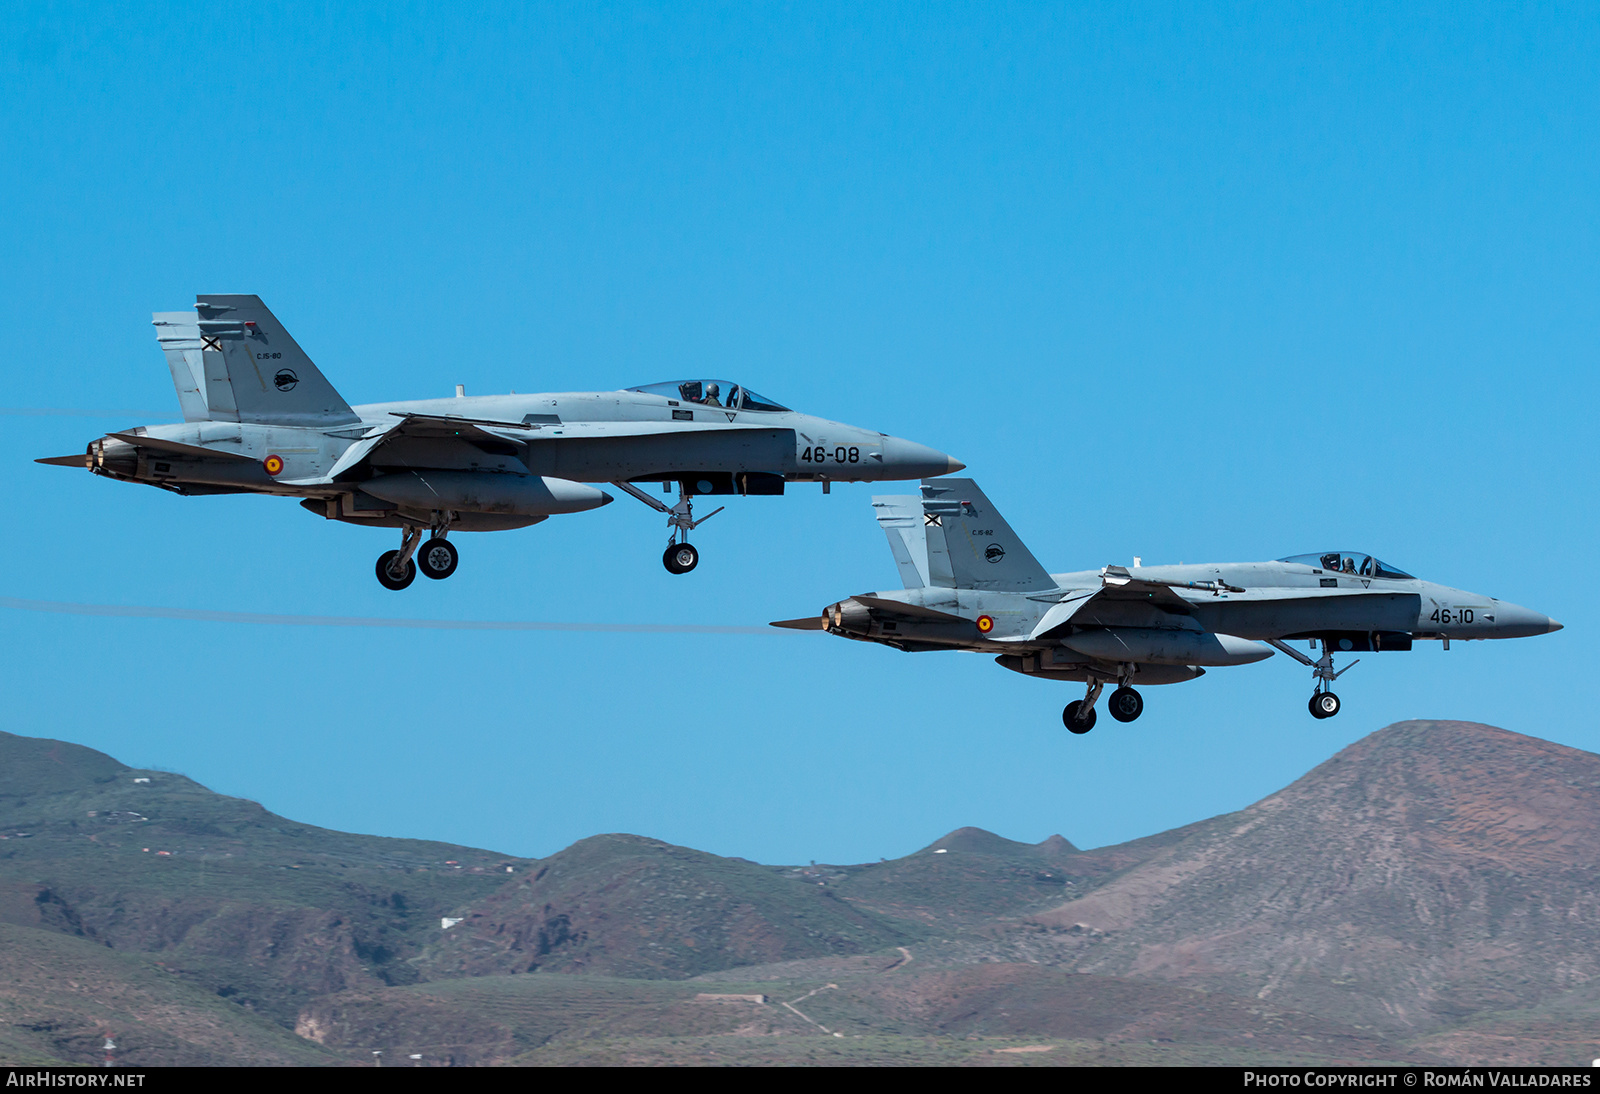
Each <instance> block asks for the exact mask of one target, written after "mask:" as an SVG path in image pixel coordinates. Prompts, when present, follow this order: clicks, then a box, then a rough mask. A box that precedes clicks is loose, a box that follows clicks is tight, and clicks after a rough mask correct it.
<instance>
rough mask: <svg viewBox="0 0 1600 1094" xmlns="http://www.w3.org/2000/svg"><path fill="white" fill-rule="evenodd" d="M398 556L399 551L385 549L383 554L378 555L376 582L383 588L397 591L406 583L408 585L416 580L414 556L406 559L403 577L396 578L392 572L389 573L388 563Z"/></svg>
mask: <svg viewBox="0 0 1600 1094" xmlns="http://www.w3.org/2000/svg"><path fill="white" fill-rule="evenodd" d="M399 557H400V552H399V551H385V552H383V554H381V555H379V556H378V567H377V569H378V584H379V585H382V586H383V587H384V588H385V589H393V590H395V591H396V592H399V591H400V590H401V589H404V588H405V587H406V586H407V585H410V584H411V583H412V582H413V581H415V580H417V560H416V559H414V558H408V559H406V572H405V576H404V577H401V578H398V579H397V578H395V577H394V575H393V574H391V573H389V564H390V563H391V562H393V561H394V560H395V559H397V558H399Z"/></svg>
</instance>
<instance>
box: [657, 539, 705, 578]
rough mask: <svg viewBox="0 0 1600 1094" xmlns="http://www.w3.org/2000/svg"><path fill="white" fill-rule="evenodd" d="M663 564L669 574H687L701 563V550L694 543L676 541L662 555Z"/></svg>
mask: <svg viewBox="0 0 1600 1094" xmlns="http://www.w3.org/2000/svg"><path fill="white" fill-rule="evenodd" d="M661 564H662V565H663V566H665V567H666V568H667V573H669V574H686V573H688V572H689V571H690V570H692V569H694V568H695V567H696V566H698V565H700V552H699V551H697V550H695V549H694V545H693V544H689V543H674V544H672V545H671V546H670V547H668V548H667V550H666V552H665V553H664V554H663V555H662V556H661Z"/></svg>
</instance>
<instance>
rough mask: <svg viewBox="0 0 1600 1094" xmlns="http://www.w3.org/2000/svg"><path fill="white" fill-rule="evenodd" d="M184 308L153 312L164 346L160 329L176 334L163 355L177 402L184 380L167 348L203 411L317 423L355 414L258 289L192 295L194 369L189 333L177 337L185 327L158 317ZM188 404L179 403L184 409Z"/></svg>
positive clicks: (352, 418) (344, 420)
mask: <svg viewBox="0 0 1600 1094" xmlns="http://www.w3.org/2000/svg"><path fill="white" fill-rule="evenodd" d="M182 315H184V313H181V312H180V313H162V314H161V315H158V316H157V317H156V329H157V331H158V332H162V333H161V334H160V336H161V338H162V348H163V349H168V339H167V337H166V334H167V333H170V334H172V335H174V337H173V339H172V342H171V346H172V349H170V350H169V352H168V354H167V363H168V364H169V365H171V366H172V368H173V377H174V380H175V381H176V382H177V383H178V399H179V401H180V402H182V401H183V400H184V398H185V395H184V387H183V382H182V378H181V374H180V372H179V369H178V366H177V365H176V364H175V363H174V352H173V351H177V352H178V354H179V356H181V359H182V360H183V361H184V362H185V364H186V366H187V368H188V370H189V375H190V377H191V378H192V379H193V380H194V382H195V388H196V390H197V391H198V392H199V393H200V394H201V395H202V396H203V397H204V400H205V407H206V411H207V415H206V416H207V417H209V418H212V419H214V420H218V421H236V422H259V423H263V424H269V425H316V426H327V425H341V424H348V423H352V422H356V421H359V420H360V419H358V418H357V417H356V414H355V412H354V411H352V410H351V409H350V404H348V403H346V402H345V401H344V399H342V398H341V397H340V396H339V393H338V392H337V391H335V390H334V389H333V385H332V384H330V383H328V381H327V379H326V377H324V376H323V375H322V373H321V371H320V370H318V368H317V366H316V365H314V364H312V363H311V358H310V357H308V356H306V353H305V351H304V350H302V349H301V348H300V347H299V345H298V344H296V342H295V340H294V339H293V338H291V337H290V336H289V332H288V331H287V330H285V329H284V328H283V324H281V323H279V322H278V320H277V317H276V316H274V315H273V314H272V312H271V311H270V310H269V309H268V308H267V306H266V305H265V304H263V303H262V302H261V298H260V297H259V296H245V295H222V294H213V293H207V294H202V295H200V296H198V297H196V298H195V312H194V319H193V323H194V329H195V333H196V334H197V335H198V338H199V344H198V347H196V348H197V349H198V356H199V358H200V368H199V370H198V371H196V370H195V368H194V366H193V364H192V363H190V356H189V354H190V350H189V349H188V340H187V339H186V338H185V337H183V335H186V333H187V329H188V328H187V327H186V326H185V325H183V324H174V323H168V324H165V325H163V323H162V320H163V319H170V318H173V317H175V316H182ZM188 408H189V404H188V403H185V404H184V414H185V416H187V415H188V412H189V410H188Z"/></svg>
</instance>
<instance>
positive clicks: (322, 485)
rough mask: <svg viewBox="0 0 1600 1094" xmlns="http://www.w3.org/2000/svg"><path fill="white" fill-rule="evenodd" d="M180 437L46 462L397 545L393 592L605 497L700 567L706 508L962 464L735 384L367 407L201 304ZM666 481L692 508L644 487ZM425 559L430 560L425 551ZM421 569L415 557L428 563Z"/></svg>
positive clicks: (174, 355) (260, 331)
mask: <svg viewBox="0 0 1600 1094" xmlns="http://www.w3.org/2000/svg"><path fill="white" fill-rule="evenodd" d="M154 322H155V327H156V335H157V338H158V339H159V340H160V343H161V348H162V349H163V350H164V351H165V353H166V357H167V364H168V366H169V367H170V368H171V370H172V380H173V383H174V384H175V385H176V386H177V389H178V402H179V404H180V405H181V407H182V409H183V418H184V424H182V425H150V426H139V427H136V428H132V429H125V430H119V431H118V432H115V433H109V434H107V435H106V436H104V437H101V438H100V439H99V440H96V441H93V442H91V443H90V445H89V448H88V452H87V453H86V454H85V455H82V456H57V457H53V458H50V459H43V460H39V461H38V462H39V463H48V464H57V465H60V466H64V467H84V466H87V467H88V469H89V470H90V471H92V472H94V473H95V474H97V475H104V476H106V477H108V478H113V479H120V480H122V481H124V482H140V483H146V484H149V485H151V486H159V487H161V488H162V489H165V490H171V491H173V492H175V493H179V494H240V493H254V494H275V495H280V496H285V497H293V498H300V499H302V500H301V502H300V504H301V505H303V506H304V507H305V508H307V509H309V510H310V511H311V512H313V513H316V514H317V515H319V516H323V517H326V518H328V519H329V520H340V521H346V522H348V523H350V524H359V525H367V526H375V527H381V528H398V529H400V530H401V540H400V548H399V549H398V550H395V551H388V552H386V553H385V554H384V555H383V556H382V557H381V558H379V559H378V566H377V573H378V580H379V581H380V582H382V583H383V585H384V586H385V587H386V588H390V589H403V588H405V587H406V586H407V585H410V584H411V582H412V581H413V580H414V579H415V578H416V574H417V570H418V568H419V565H418V564H419V563H420V569H421V570H422V572H423V574H424V575H426V576H428V577H431V578H446V577H449V576H450V575H451V574H452V573H454V572H455V569H456V563H457V560H458V556H457V552H456V548H455V545H454V544H453V543H451V542H450V540H449V539H448V538H447V537H448V536H449V534H450V533H451V532H452V531H463V532H487V531H497V530H501V529H507V528H524V527H527V526H528V525H530V524H537V523H538V522H540V521H542V520H546V519H548V518H549V517H551V516H553V515H555V514H558V513H576V512H580V511H582V510H585V509H594V508H596V507H598V506H601V505H605V504H607V503H608V502H610V501H611V500H612V497H611V495H610V494H607V493H605V492H604V491H602V490H599V489H597V488H595V487H593V486H589V485H585V484H586V483H595V482H607V483H611V484H613V485H615V486H617V487H618V488H619V489H621V490H623V491H625V492H627V493H629V494H631V495H633V496H634V497H635V498H638V499H639V500H640V501H642V502H644V503H645V504H646V505H649V506H651V507H652V508H654V509H656V510H657V511H658V512H661V513H663V514H665V515H666V517H667V525H668V528H669V533H668V541H667V549H666V552H665V554H664V555H663V556H662V561H663V563H664V564H665V565H666V568H667V569H668V570H669V571H671V572H672V573H675V574H683V573H688V572H689V571H690V570H692V569H694V568H695V566H696V565H697V564H698V562H699V557H700V556H699V552H698V551H697V550H696V549H695V548H694V547H693V546H692V545H691V544H690V543H689V533H690V532H692V531H693V530H694V529H695V528H697V527H698V526H699V525H701V524H703V523H705V522H706V521H707V520H709V519H710V518H711V517H714V516H716V515H717V513H720V512H721V511H722V509H721V508H718V509H716V510H713V511H712V512H710V513H707V514H706V515H705V516H702V517H700V518H698V519H697V518H696V517H695V516H694V510H693V504H694V503H693V499H694V498H695V497H697V496H699V495H702V494H710V495H725V494H747V495H748V494H757V495H761V494H768V495H771V494H782V493H783V490H784V484H785V483H789V482H817V483H821V484H822V489H823V492H824V493H826V492H827V491H828V487H829V485H830V484H831V483H833V482H862V481H868V482H871V481H877V480H880V479H883V480H887V479H918V478H922V477H924V476H928V475H942V474H945V473H947V472H950V471H959V470H960V469H961V467H962V466H963V465H962V464H961V463H959V462H957V461H956V460H954V459H952V458H950V457H949V456H947V455H945V454H944V453H943V452H939V451H936V450H935V449H932V448H929V447H927V446H926V445H920V444H916V443H914V442H911V441H905V440H901V439H900V438H898V437H891V436H888V435H887V434H884V433H879V432H876V431H875V430H870V429H861V428H859V427H857V426H853V425H843V424H841V423H839V422H830V421H827V420H826V419H823V418H815V417H812V416H811V415H809V414H800V413H798V412H796V411H793V410H790V409H789V408H788V407H786V406H780V405H779V404H777V403H775V402H773V401H772V400H770V399H767V398H763V397H762V396H760V395H757V394H756V393H755V392H754V391H751V390H750V389H749V388H747V387H743V386H742V385H739V384H735V383H730V382H729V381H726V380H709V379H695V380H682V381H672V382H669V383H660V384H649V385H646V386H644V387H635V388H628V389H627V390H625V391H585V392H566V393H560V394H542V395H516V394H511V395H488V396H478V397H471V398H469V397H467V396H466V394H465V393H464V391H463V389H462V388H461V387H459V386H458V387H457V388H456V395H455V398H453V399H452V398H445V399H424V400H418V401H413V402H402V403H373V404H371V405H367V406H356V407H352V406H350V405H349V404H348V403H346V402H345V401H344V400H343V399H342V398H340V396H339V393H338V392H336V391H335V390H334V389H333V386H332V385H331V384H329V383H328V381H327V380H326V379H325V378H324V377H323V375H322V373H321V372H320V371H318V369H317V367H316V366H315V365H314V364H312V363H311V358H310V357H308V356H306V354H305V352H304V351H303V350H301V348H300V347H299V346H298V345H296V344H295V341H294V339H293V338H291V337H290V336H289V333H288V331H286V330H284V328H283V326H282V324H280V323H279V322H278V321H277V319H276V318H275V317H274V316H273V314H272V312H270V311H269V310H267V306H266V305H265V304H263V303H262V302H261V298H260V297H256V296H220V295H214V294H207V295H202V296H199V297H197V298H196V303H195V310H194V311H186V312H158V313H156V315H155V319H154ZM641 483H642V484H653V483H661V484H662V486H663V489H664V491H665V492H666V493H667V494H669V495H670V494H671V493H672V490H673V487H674V486H676V488H677V492H678V499H677V502H676V504H673V505H667V504H665V503H663V502H662V501H660V500H658V499H657V498H654V497H651V496H650V495H649V494H647V493H645V491H644V490H642V489H640V486H639V485H637V484H641ZM424 532H428V533H431V538H429V539H428V541H427V542H426V543H422V537H423V534H424ZM419 544H420V545H421V551H420V552H418V546H419ZM413 555H415V558H413Z"/></svg>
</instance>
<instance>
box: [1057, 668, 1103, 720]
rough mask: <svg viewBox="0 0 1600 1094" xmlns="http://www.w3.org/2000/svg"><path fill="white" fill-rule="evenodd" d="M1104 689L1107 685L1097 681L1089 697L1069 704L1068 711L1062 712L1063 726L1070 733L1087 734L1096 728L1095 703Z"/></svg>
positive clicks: (1091, 687)
mask: <svg viewBox="0 0 1600 1094" xmlns="http://www.w3.org/2000/svg"><path fill="white" fill-rule="evenodd" d="M1103 687H1105V684H1103V683H1101V682H1100V681H1099V680H1096V681H1095V682H1094V683H1092V684H1090V685H1089V693H1088V694H1087V695H1085V696H1084V697H1083V698H1082V699H1076V700H1073V701H1072V702H1070V703H1068V704H1067V709H1066V710H1063V711H1062V712H1061V724H1062V725H1064V726H1066V727H1067V731H1068V732H1069V733H1087V732H1089V731H1090V730H1091V729H1093V728H1094V723H1095V719H1096V715H1095V712H1094V701H1095V700H1096V699H1098V698H1100V689H1101V688H1103Z"/></svg>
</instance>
